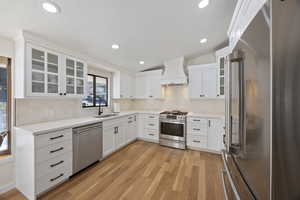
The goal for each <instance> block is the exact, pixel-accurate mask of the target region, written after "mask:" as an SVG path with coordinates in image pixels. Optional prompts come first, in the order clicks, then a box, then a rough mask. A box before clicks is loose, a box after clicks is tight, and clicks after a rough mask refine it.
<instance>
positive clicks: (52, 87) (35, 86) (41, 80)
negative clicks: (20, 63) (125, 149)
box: [27, 46, 60, 96]
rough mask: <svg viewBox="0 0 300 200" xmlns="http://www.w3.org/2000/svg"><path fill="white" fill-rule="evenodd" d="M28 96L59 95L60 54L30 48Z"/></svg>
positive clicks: (28, 51)
mask: <svg viewBox="0 0 300 200" xmlns="http://www.w3.org/2000/svg"><path fill="white" fill-rule="evenodd" d="M27 53H28V54H27V55H28V58H27V59H28V66H29V70H28V77H29V79H28V82H27V84H28V85H27V90H28V94H27V95H28V96H57V95H59V90H60V88H59V78H60V74H59V68H60V64H59V54H56V53H54V52H50V51H48V50H46V49H43V48H41V47H34V46H28V49H27Z"/></svg>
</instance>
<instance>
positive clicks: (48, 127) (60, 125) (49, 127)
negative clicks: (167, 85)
mask: <svg viewBox="0 0 300 200" xmlns="http://www.w3.org/2000/svg"><path fill="white" fill-rule="evenodd" d="M138 113H145V114H159V113H160V111H127V112H121V113H119V114H118V115H116V116H112V117H106V118H96V117H80V118H73V119H65V120H57V121H50V122H44V123H37V124H30V125H24V126H18V127H15V129H16V130H23V131H26V132H28V133H31V134H34V135H40V134H44V133H48V132H51V131H57V130H62V129H66V128H75V127H79V126H84V125H88V124H93V123H98V122H103V121H105V120H111V119H116V118H120V117H124V116H127V115H132V114H138Z"/></svg>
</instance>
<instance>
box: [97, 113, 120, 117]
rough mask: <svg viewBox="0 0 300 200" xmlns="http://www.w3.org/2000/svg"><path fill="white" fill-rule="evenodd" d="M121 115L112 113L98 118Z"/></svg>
mask: <svg viewBox="0 0 300 200" xmlns="http://www.w3.org/2000/svg"><path fill="white" fill-rule="evenodd" d="M117 115H119V114H118V113H111V114H104V115H98V116H96V118H107V117H114V116H117Z"/></svg>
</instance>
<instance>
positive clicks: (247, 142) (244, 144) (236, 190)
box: [222, 0, 300, 200]
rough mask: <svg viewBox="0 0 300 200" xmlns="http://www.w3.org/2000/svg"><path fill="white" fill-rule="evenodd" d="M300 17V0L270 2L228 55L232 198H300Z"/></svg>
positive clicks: (227, 181)
mask: <svg viewBox="0 0 300 200" xmlns="http://www.w3.org/2000/svg"><path fill="white" fill-rule="evenodd" d="M271 4H272V5H271ZM270 5H271V6H270ZM270 19H271V20H270ZM299 21H300V1H298V0H291V1H287V0H278V1H277V0H276V1H275V0H273V1H268V2H267V4H266V5H265V6H264V7H263V8H262V9H261V11H260V12H259V13H258V14H257V15H256V16H255V18H254V19H253V21H252V22H251V23H250V25H249V26H248V28H247V30H246V31H245V32H244V33H243V35H242V37H241V39H240V41H239V42H238V44H237V46H236V47H235V49H234V50H233V53H232V55H231V56H230V57H229V58H228V65H227V70H226V79H227V91H226V111H227V112H226V140H225V141H226V146H227V148H226V151H225V152H223V161H224V171H223V172H222V175H223V182H224V186H225V191H226V193H227V197H228V199H241V200H247V199H259V200H265V199H267V200H269V199H272V200H283V199H284V200H285V199H288V200H296V199H300V190H299V183H300V170H299V169H300V159H299V153H300V145H299V144H300V136H299V133H300V125H299V124H300V123H299V117H300V103H299V102H300V90H299V85H300V79H299V76H300V56H299V55H300V54H299V52H300V26H299Z"/></svg>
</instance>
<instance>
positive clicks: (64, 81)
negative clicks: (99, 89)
mask: <svg viewBox="0 0 300 200" xmlns="http://www.w3.org/2000/svg"><path fill="white" fill-rule="evenodd" d="M15 60H16V63H15V66H16V70H15V77H16V83H15V97H16V98H26V97H82V96H83V95H84V89H85V83H86V73H87V65H86V63H85V62H83V61H80V60H78V59H76V58H72V57H70V56H66V55H64V54H63V53H60V52H58V51H55V50H50V49H48V48H45V47H41V46H39V45H34V44H32V43H30V42H26V41H25V40H24V39H18V40H16V59H15Z"/></svg>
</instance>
